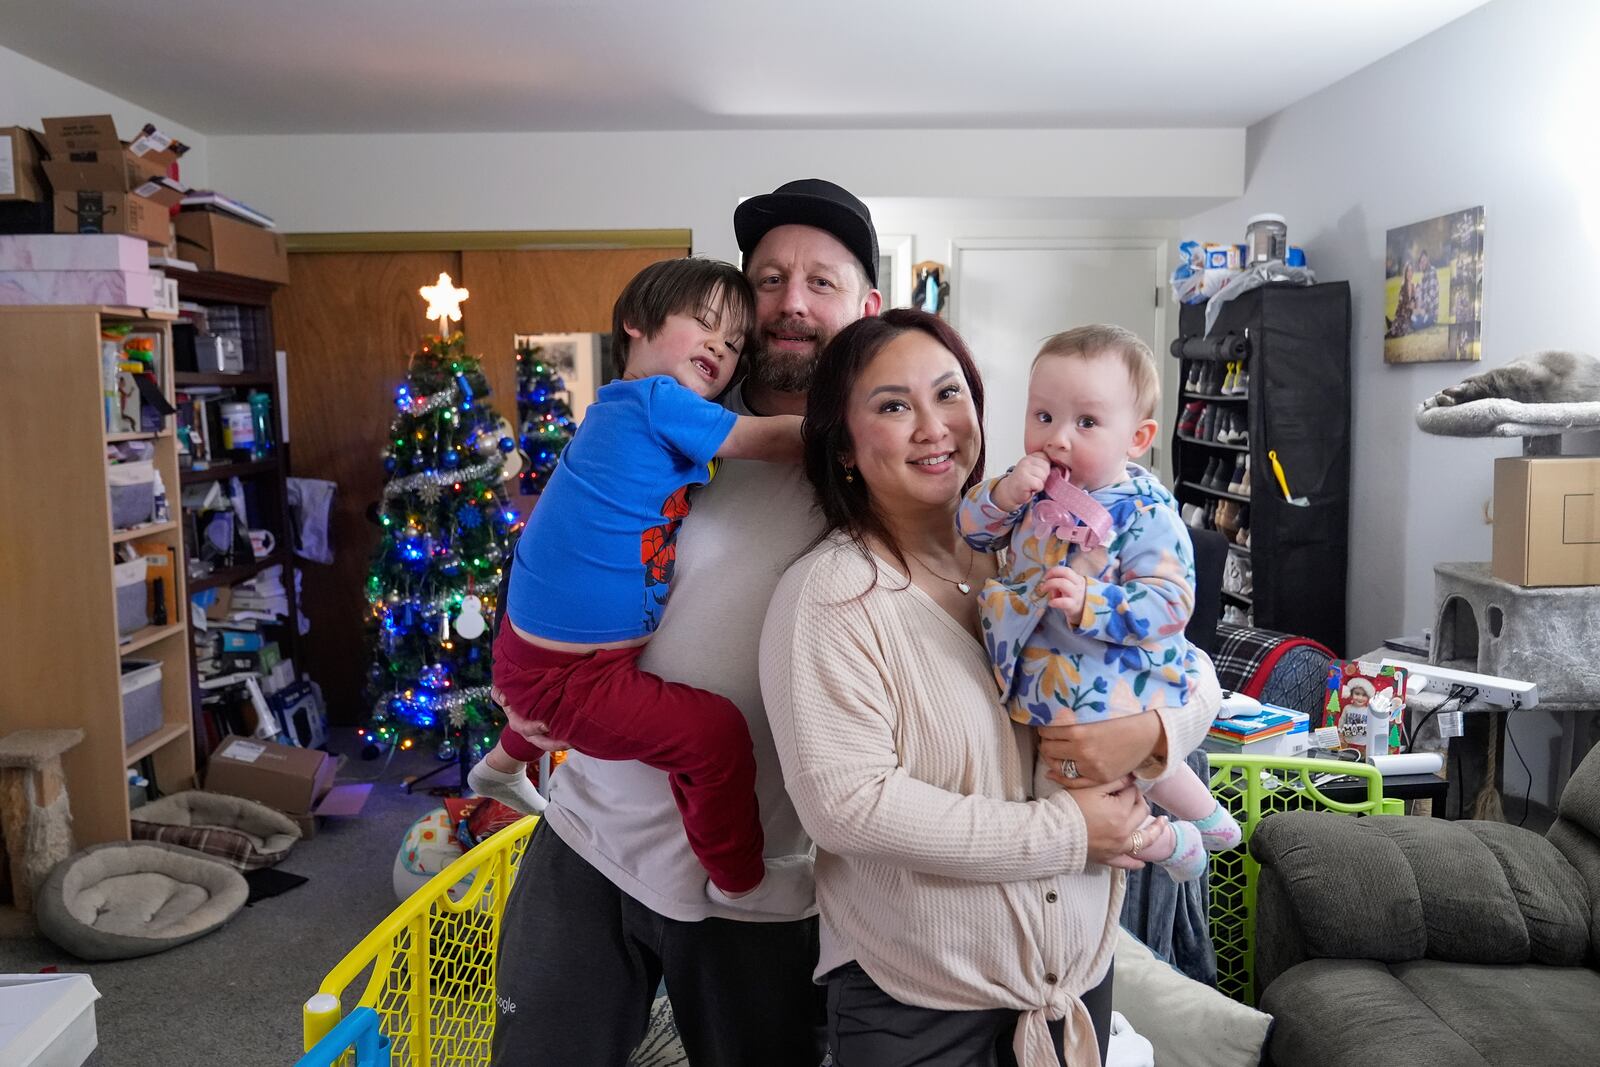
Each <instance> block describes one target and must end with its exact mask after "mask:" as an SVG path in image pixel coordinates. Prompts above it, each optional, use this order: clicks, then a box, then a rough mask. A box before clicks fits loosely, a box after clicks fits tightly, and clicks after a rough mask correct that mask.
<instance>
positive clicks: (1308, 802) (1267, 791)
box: [1209, 755, 1405, 1004]
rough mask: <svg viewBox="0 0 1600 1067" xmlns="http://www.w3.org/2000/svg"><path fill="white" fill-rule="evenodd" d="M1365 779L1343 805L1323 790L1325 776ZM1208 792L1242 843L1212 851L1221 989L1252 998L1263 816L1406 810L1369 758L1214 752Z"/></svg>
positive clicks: (1214, 931)
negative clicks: (1386, 792)
mask: <svg viewBox="0 0 1600 1067" xmlns="http://www.w3.org/2000/svg"><path fill="white" fill-rule="evenodd" d="M1329 775H1332V776H1344V777H1350V778H1357V779H1360V780H1362V781H1364V782H1365V783H1366V787H1367V795H1366V799H1365V800H1362V801H1360V802H1358V803H1354V804H1345V803H1341V802H1339V801H1337V800H1333V799H1330V798H1329V797H1327V796H1325V795H1323V793H1322V792H1321V790H1319V789H1318V788H1317V786H1318V783H1320V782H1323V781H1326V776H1329ZM1211 793H1212V795H1213V796H1215V797H1216V798H1217V799H1218V800H1219V801H1220V802H1221V803H1222V804H1223V806H1224V807H1226V808H1227V809H1228V811H1229V812H1230V813H1232V815H1233V817H1234V818H1235V819H1237V820H1238V821H1239V826H1240V827H1241V828H1242V829H1243V830H1244V844H1242V845H1241V846H1240V847H1238V848H1236V849H1233V850H1231V851H1229V852H1220V853H1217V854H1216V855H1214V856H1212V857H1211V876H1210V882H1209V887H1210V890H1211V904H1210V916H1211V941H1212V944H1214V945H1215V946H1216V950H1217V988H1218V989H1220V990H1222V992H1224V993H1226V994H1227V995H1228V996H1230V997H1232V998H1233V999H1234V1000H1237V1001H1240V1002H1241V1003H1244V1004H1254V1003H1255V1000H1256V988H1255V958H1256V948H1255V933H1256V877H1257V875H1258V874H1259V873H1260V871H1261V864H1259V863H1257V862H1256V861H1255V860H1254V859H1253V858H1252V857H1251V855H1250V849H1249V845H1250V838H1251V836H1252V835H1254V833H1255V830H1256V827H1257V826H1259V825H1260V824H1261V820H1262V819H1265V818H1267V817H1268V816H1269V815H1274V814H1276V813H1278V812H1280V811H1332V812H1339V813H1341V814H1345V815H1402V814H1404V813H1405V801H1403V800H1386V799H1384V796H1383V775H1381V774H1379V773H1378V771H1377V768H1375V767H1372V766H1369V765H1368V764H1365V763H1347V762H1344V761H1342V760H1325V759H1303V758H1297V757H1293V756H1223V755H1213V756H1212V757H1211Z"/></svg>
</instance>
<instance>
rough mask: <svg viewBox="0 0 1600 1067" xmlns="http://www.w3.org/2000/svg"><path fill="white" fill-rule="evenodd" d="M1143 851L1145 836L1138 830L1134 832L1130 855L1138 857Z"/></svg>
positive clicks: (1129, 850)
mask: <svg viewBox="0 0 1600 1067" xmlns="http://www.w3.org/2000/svg"><path fill="white" fill-rule="evenodd" d="M1143 849H1144V834H1142V833H1140V832H1139V831H1138V830H1135V831H1134V832H1133V840H1132V842H1131V843H1130V844H1129V846H1128V855H1130V856H1138V855H1139V853H1140V852H1141V851H1143Z"/></svg>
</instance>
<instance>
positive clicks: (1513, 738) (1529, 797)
mask: <svg viewBox="0 0 1600 1067" xmlns="http://www.w3.org/2000/svg"><path fill="white" fill-rule="evenodd" d="M1506 740H1507V741H1510V742H1511V751H1513V752H1515V753H1516V754H1517V762H1518V763H1520V764H1522V773H1523V774H1525V775H1527V777H1528V788H1527V790H1526V791H1524V792H1523V794H1522V818H1520V819H1518V820H1517V825H1518V826H1521V825H1522V824H1523V823H1525V822H1527V821H1528V805H1529V804H1530V803H1531V802H1532V801H1533V772H1532V771H1530V770H1528V761H1527V760H1525V759H1523V758H1522V749H1520V748H1518V747H1517V735H1516V734H1514V733H1512V732H1511V720H1510V719H1507V720H1506Z"/></svg>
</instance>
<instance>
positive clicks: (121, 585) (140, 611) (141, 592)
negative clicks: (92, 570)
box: [111, 559, 150, 637]
mask: <svg viewBox="0 0 1600 1067" xmlns="http://www.w3.org/2000/svg"><path fill="white" fill-rule="evenodd" d="M149 567H150V564H149V562H148V561H146V560H144V559H134V560H129V561H128V562H127V563H118V564H117V565H116V566H114V567H112V568H111V584H112V585H113V586H114V587H115V589H116V599H117V635H118V636H120V637H126V636H127V635H128V634H131V633H133V632H134V631H135V630H142V629H144V628H145V627H146V626H149V625H150V610H149V593H148V591H147V589H146V586H145V574H146V572H147V571H148V570H149Z"/></svg>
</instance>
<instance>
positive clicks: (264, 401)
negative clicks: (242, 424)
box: [250, 390, 272, 459]
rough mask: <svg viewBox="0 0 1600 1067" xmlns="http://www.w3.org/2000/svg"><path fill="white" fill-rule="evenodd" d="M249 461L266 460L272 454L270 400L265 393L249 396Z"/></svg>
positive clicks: (254, 393)
mask: <svg viewBox="0 0 1600 1067" xmlns="http://www.w3.org/2000/svg"><path fill="white" fill-rule="evenodd" d="M250 428H251V435H252V447H251V450H250V458H251V459H266V458H267V457H268V456H269V455H271V454H272V398H271V397H270V396H268V395H267V394H266V393H263V392H260V391H259V390H258V391H253V392H251V394H250Z"/></svg>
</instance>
